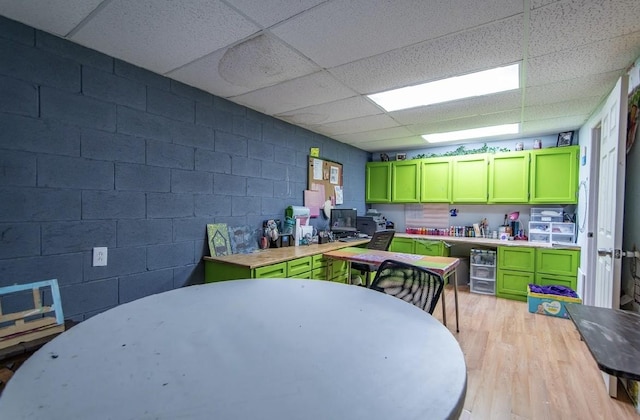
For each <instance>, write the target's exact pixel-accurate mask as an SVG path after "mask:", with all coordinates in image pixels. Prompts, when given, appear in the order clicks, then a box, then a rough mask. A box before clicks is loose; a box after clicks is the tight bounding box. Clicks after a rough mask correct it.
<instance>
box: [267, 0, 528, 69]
mask: <svg viewBox="0 0 640 420" xmlns="http://www.w3.org/2000/svg"><path fill="white" fill-rule="evenodd" d="M519 13H522V3H519V2H513V1H509V0H496V1H492V2H488V3H486V4H483V5H482V7H478V5H477V4H476V2H474V1H472V0H453V1H445V0H438V1H423V2H416V1H411V0H396V1H393V2H376V3H373V4H372V2H371V1H370V0H351V1H346V0H345V1H332V2H328V3H326V4H323V5H322V6H320V7H317V8H315V9H313V10H311V11H309V12H307V13H304V14H302V15H300V16H297V17H295V18H293V19H290V20H289V21H287V22H285V23H283V24H282V25H279V26H277V27H276V28H274V29H273V32H274V33H275V34H276V35H277V36H279V37H281V38H282V39H283V40H285V41H286V42H287V43H289V44H290V45H292V46H293V47H295V48H296V49H298V50H299V51H301V52H302V53H303V54H305V55H306V56H308V57H310V58H311V59H312V60H314V61H315V62H316V63H318V64H319V65H320V66H322V67H326V68H329V67H335V66H338V65H341V64H345V63H348V62H351V61H354V60H357V59H361V58H365V57H370V56H374V55H377V54H380V53H384V52H386V51H391V50H394V49H397V48H399V47H403V46H408V45H412V44H415V43H418V42H422V41H424V40H427V39H433V38H437V37H440V36H443V35H446V34H450V33H453V32H457V31H460V30H463V29H466V28H470V27H475V26H479V25H483V24H486V23H489V22H492V21H496V20H501V19H504V18H506V17H509V16H513V15H515V14H519ZM327 28H331V30H327ZM345 40H349V42H344V41H345Z"/></svg>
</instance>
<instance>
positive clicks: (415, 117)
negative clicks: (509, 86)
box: [391, 89, 522, 125]
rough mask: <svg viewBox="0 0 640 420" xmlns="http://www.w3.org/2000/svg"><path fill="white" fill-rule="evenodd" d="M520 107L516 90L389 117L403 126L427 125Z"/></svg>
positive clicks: (392, 114)
mask: <svg viewBox="0 0 640 420" xmlns="http://www.w3.org/2000/svg"><path fill="white" fill-rule="evenodd" d="M521 106H522V91H521V90H520V89H518V90H515V91H510V92H502V93H496V94H493V95H487V96H479V97H476V98H467V99H462V100H459V101H453V102H446V103H442V104H436V105H429V106H425V107H420V108H412V109H406V110H403V111H394V112H392V113H391V116H392V117H393V118H394V119H395V120H396V121H398V122H399V123H400V124H403V125H405V124H406V125H413V124H427V123H431V122H435V121H440V120H453V119H458V118H463V117H470V116H475V115H486V114H495V113H497V112H503V111H507V110H513V109H520V107H521Z"/></svg>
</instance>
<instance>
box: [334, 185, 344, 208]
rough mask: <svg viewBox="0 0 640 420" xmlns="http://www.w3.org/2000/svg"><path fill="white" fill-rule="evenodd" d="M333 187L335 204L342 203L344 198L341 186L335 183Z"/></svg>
mask: <svg viewBox="0 0 640 420" xmlns="http://www.w3.org/2000/svg"><path fill="white" fill-rule="evenodd" d="M335 189H336V204H342V203H343V200H344V198H343V194H342V187H341V186H340V185H336V186H335Z"/></svg>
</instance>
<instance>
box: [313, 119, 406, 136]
mask: <svg viewBox="0 0 640 420" xmlns="http://www.w3.org/2000/svg"><path fill="white" fill-rule="evenodd" d="M397 126H398V123H397V122H396V121H394V120H393V118H391V117H389V116H388V115H386V114H379V115H369V116H366V117H359V118H353V119H351V120H344V121H337V122H333V123H328V124H323V127H322V131H323V132H325V133H328V134H329V135H331V136H335V135H338V134H348V133H360V132H363V131H370V130H380V129H383V128H392V127H397Z"/></svg>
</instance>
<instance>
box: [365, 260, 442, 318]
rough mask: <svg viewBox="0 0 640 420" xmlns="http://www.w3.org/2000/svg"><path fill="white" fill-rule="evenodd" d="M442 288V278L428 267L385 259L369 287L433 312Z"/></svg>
mask: <svg viewBox="0 0 640 420" xmlns="http://www.w3.org/2000/svg"><path fill="white" fill-rule="evenodd" d="M443 288H444V279H443V278H442V276H440V275H439V274H437V273H435V272H433V271H431V270H429V269H428V268H424V267H419V266H416V265H412V264H408V263H404V262H400V261H394V260H385V261H383V262H382V264H380V268H378V273H377V274H376V277H375V278H374V279H373V284H372V285H371V289H373V290H376V291H378V292H382V293H385V294H387V295H391V296H395V297H397V298H398V299H402V300H404V301H405V302H408V303H411V304H413V305H415V306H417V307H419V308H420V309H422V310H424V311H427V312H429V313H430V314H433V310H434V309H435V307H436V305H437V304H438V299H440V295H441V294H442V289H443Z"/></svg>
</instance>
